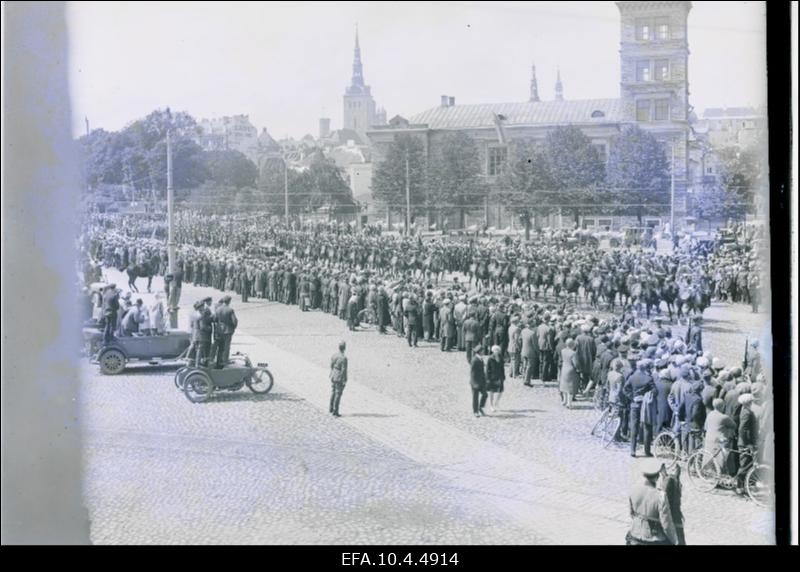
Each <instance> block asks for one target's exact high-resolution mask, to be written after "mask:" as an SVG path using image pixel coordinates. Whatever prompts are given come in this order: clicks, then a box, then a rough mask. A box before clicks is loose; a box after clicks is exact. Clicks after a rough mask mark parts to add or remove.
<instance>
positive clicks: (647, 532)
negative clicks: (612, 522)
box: [625, 459, 679, 546]
mask: <svg viewBox="0 0 800 572" xmlns="http://www.w3.org/2000/svg"><path fill="white" fill-rule="evenodd" d="M663 469H664V464H663V463H662V462H661V461H659V460H658V459H640V460H639V461H638V462H637V466H636V471H637V476H636V481H635V482H634V485H633V487H632V489H631V493H630V496H629V498H628V502H629V506H630V514H631V527H630V529H629V530H628V534H627V535H626V536H625V544H627V545H629V546H630V545H644V546H658V545H674V544H678V542H679V541H678V533H677V529H676V526H675V522H674V520H673V518H672V510H671V509H670V505H669V501H668V499H667V497H666V494H665V493H664V492H662V491H660V490H659V489H658V488H657V486H656V485H657V482H658V478H659V476H660V475H661V473H662V471H663Z"/></svg>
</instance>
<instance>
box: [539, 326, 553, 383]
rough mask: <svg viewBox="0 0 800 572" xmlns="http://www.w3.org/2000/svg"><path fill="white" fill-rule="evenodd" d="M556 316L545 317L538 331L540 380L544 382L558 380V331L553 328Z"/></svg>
mask: <svg viewBox="0 0 800 572" xmlns="http://www.w3.org/2000/svg"><path fill="white" fill-rule="evenodd" d="M554 321H555V316H551V315H550V314H545V315H544V320H543V322H542V323H541V324H539V327H538V328H537V329H536V335H537V336H538V340H537V342H538V345H539V361H540V366H541V372H540V376H539V378H540V379H541V380H542V382H547V381H554V380H555V378H556V366H555V349H556V329H555V327H554V326H553V322H554Z"/></svg>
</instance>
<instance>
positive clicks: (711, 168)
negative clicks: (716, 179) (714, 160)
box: [706, 167, 714, 175]
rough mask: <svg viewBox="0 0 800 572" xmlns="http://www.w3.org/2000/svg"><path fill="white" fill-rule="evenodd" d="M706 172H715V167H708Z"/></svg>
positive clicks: (711, 173)
mask: <svg viewBox="0 0 800 572" xmlns="http://www.w3.org/2000/svg"><path fill="white" fill-rule="evenodd" d="M706 173H707V174H709V175H713V174H714V167H706Z"/></svg>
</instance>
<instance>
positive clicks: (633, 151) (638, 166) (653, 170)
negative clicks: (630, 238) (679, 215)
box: [606, 126, 670, 224]
mask: <svg viewBox="0 0 800 572" xmlns="http://www.w3.org/2000/svg"><path fill="white" fill-rule="evenodd" d="M606 180H607V186H608V190H609V198H611V197H613V199H614V201H615V202H616V204H617V205H618V206H617V208H616V214H629V215H635V216H636V217H637V218H638V219H639V223H640V224H641V221H642V216H644V215H647V214H662V213H663V212H665V210H666V209H668V208H669V207H668V206H666V205H668V204H669V187H670V166H669V162H668V160H667V156H666V153H665V150H664V145H663V144H662V143H661V142H659V141H658V140H657V139H656V138H655V137H653V135H651V134H650V133H647V132H646V131H643V130H642V129H640V128H639V127H638V126H632V127H628V128H626V129H625V130H624V131H622V133H620V134H619V135H618V136H617V137H616V138H615V140H614V141H613V143H612V145H611V151H610V152H609V157H608V167H607V179H606Z"/></svg>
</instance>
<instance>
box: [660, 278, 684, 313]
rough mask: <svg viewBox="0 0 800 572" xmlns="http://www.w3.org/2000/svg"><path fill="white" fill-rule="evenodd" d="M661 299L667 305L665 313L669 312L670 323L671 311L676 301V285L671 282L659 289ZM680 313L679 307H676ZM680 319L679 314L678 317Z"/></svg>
mask: <svg viewBox="0 0 800 572" xmlns="http://www.w3.org/2000/svg"><path fill="white" fill-rule="evenodd" d="M661 298H662V299H663V300H664V302H665V303H666V304H667V312H669V321H670V322H671V321H672V310H673V308H674V307H675V305H676V301H677V300H678V285H677V284H676V283H675V281H674V280H671V281H670V282H668V283H667V284H666V285H664V286H662V287H661ZM678 310H679V311H680V306H678ZM678 317H680V314H679V315H678Z"/></svg>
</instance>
